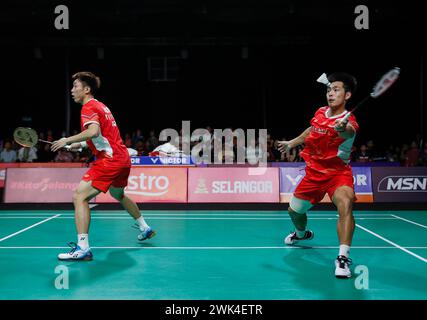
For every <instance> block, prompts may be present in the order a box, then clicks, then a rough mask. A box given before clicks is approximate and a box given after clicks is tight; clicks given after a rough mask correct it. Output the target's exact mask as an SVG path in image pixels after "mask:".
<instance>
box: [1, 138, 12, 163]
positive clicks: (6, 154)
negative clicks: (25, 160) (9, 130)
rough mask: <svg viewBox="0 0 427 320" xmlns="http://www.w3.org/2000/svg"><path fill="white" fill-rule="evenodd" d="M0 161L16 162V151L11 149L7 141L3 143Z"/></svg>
mask: <svg viewBox="0 0 427 320" xmlns="http://www.w3.org/2000/svg"><path fill="white" fill-rule="evenodd" d="M0 162H16V151H15V150H13V149H12V144H11V143H10V142H9V141H6V142H5V143H4V149H3V151H2V152H1V153H0Z"/></svg>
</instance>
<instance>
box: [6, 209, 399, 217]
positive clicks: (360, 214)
mask: <svg viewBox="0 0 427 320" xmlns="http://www.w3.org/2000/svg"><path fill="white" fill-rule="evenodd" d="M27 211H28V212H25V210H22V211H19V212H15V213H10V212H9V213H2V212H1V211H0V216H2V215H3V216H11V215H35V214H48V213H46V211H47V210H46V211H40V212H39V213H37V212H35V211H33V210H27ZM57 211H58V210H57ZM68 211H71V210H68ZM118 211H121V212H118ZM150 211H151V210H150ZM109 212H111V213H109ZM141 213H142V214H144V215H153V216H283V215H287V212H280V213H182V212H181V213H180V212H177V213H175V212H169V213H154V212H147V211H145V210H141ZM91 214H92V215H128V213H127V212H125V211H123V210H114V211H113V210H100V211H94V212H92V213H91ZM61 215H63V216H67V215H74V212H64V213H61ZM353 215H354V216H355V217H362V216H367V217H371V216H381V217H383V216H384V217H390V216H391V214H389V213H354V214H353ZM316 216H320V217H323V216H334V217H335V216H338V214H337V213H308V217H316Z"/></svg>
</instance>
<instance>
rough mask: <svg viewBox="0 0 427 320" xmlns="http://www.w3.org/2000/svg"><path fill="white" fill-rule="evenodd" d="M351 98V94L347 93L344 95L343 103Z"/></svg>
mask: <svg viewBox="0 0 427 320" xmlns="http://www.w3.org/2000/svg"><path fill="white" fill-rule="evenodd" d="M350 98H351V92H350V91H347V92H346V93H345V96H344V99H345V101H347V100H348V99H350Z"/></svg>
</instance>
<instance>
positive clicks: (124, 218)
mask: <svg viewBox="0 0 427 320" xmlns="http://www.w3.org/2000/svg"><path fill="white" fill-rule="evenodd" d="M40 218H44V217H40V216H26V217H25V216H17V217H13V216H8V217H1V216H0V219H40ZM144 218H146V219H150V220H291V218H289V217H230V218H226V217H153V216H150V215H144ZM58 219H74V216H61V217H60V218H58ZM91 219H105V220H129V219H131V217H130V216H129V215H123V216H120V217H118V216H91ZM309 220H337V217H325V218H320V217H313V218H309ZM358 220H396V218H392V217H390V218H387V217H378V218H375V217H366V218H358Z"/></svg>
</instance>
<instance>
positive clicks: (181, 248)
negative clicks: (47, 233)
mask: <svg viewBox="0 0 427 320" xmlns="http://www.w3.org/2000/svg"><path fill="white" fill-rule="evenodd" d="M69 248H70V247H52V246H46V247H42V246H23V247H2V246H0V249H69ZM338 248H339V246H313V247H310V246H305V247H304V246H301V247H299V246H260V247H242V246H217V247H214V246H212V247H202V246H198V247H143V246H139V247H135V246H134V247H131V246H118V247H91V249H141V250H263V249H284V250H291V249H338ZM406 248H407V249H427V247H406ZM351 249H394V250H396V249H399V248H396V247H390V246H353V247H351Z"/></svg>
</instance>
